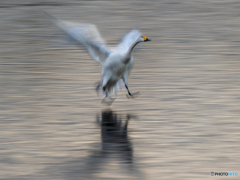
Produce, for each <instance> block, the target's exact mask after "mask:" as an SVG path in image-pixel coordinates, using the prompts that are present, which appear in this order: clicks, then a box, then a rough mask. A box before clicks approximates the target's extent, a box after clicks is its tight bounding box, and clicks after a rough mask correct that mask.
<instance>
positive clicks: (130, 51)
mask: <svg viewBox="0 0 240 180" xmlns="http://www.w3.org/2000/svg"><path fill="white" fill-rule="evenodd" d="M139 42H140V41H136V42H134V43H133V44H132V45H131V46H130V48H129V49H128V52H127V54H128V55H129V56H132V51H133V49H134V47H135V46H136V45H137V44H138V43H139Z"/></svg>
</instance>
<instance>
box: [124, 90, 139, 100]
mask: <svg viewBox="0 0 240 180" xmlns="http://www.w3.org/2000/svg"><path fill="white" fill-rule="evenodd" d="M139 95H140V92H139V91H138V92H135V93H129V94H126V96H127V98H128V99H129V98H136V97H138V96H139Z"/></svg>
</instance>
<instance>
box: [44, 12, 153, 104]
mask: <svg viewBox="0 0 240 180" xmlns="http://www.w3.org/2000/svg"><path fill="white" fill-rule="evenodd" d="M44 13H45V14H46V15H48V16H49V17H50V18H51V19H52V20H53V22H54V23H55V24H56V25H57V26H58V27H59V28H61V29H62V30H63V31H64V32H66V33H67V35H69V36H70V37H71V38H73V39H74V40H76V41H77V42H78V43H80V44H83V45H85V46H86V48H87V50H88V52H89V54H90V55H91V57H92V58H93V59H94V60H95V61H97V62H99V63H100V64H101V65H102V73H101V82H99V83H98V84H97V85H96V91H99V90H100V89H102V94H103V97H104V98H103V100H102V102H108V103H109V102H110V104H111V103H112V102H113V101H114V99H115V98H112V95H113V93H115V95H116V92H117V90H118V89H120V88H121V86H122V83H124V85H125V87H126V89H127V92H128V97H134V95H136V94H137V93H131V92H130V90H129V88H128V75H129V72H130V70H131V69H132V68H133V62H134V60H133V54H132V53H133V49H134V47H135V46H136V45H137V44H138V43H140V42H147V41H150V39H148V38H147V37H146V36H142V35H141V33H140V32H139V30H137V29H133V30H132V31H130V32H129V33H128V34H126V35H125V36H124V37H123V38H122V41H121V42H120V43H119V45H118V46H117V47H116V48H115V49H110V48H109V47H108V46H107V44H106V43H105V41H104V40H103V38H102V37H101V35H100V33H99V31H98V30H97V28H96V26H95V25H93V24H85V23H74V22H69V21H62V20H58V19H56V18H54V17H52V16H51V15H49V14H47V13H46V12H44Z"/></svg>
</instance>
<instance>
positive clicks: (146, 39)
mask: <svg viewBox="0 0 240 180" xmlns="http://www.w3.org/2000/svg"><path fill="white" fill-rule="evenodd" d="M143 39H144V41H145V42H146V41H151V40H150V39H148V38H147V36H143Z"/></svg>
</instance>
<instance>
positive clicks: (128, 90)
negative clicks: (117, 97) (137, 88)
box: [125, 84, 132, 96]
mask: <svg viewBox="0 0 240 180" xmlns="http://www.w3.org/2000/svg"><path fill="white" fill-rule="evenodd" d="M125 87H126V89H127V91H128V94H129V96H132V94H131V93H130V91H129V89H128V86H127V85H126V84H125Z"/></svg>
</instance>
